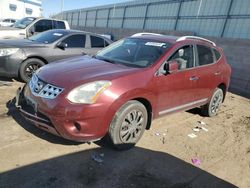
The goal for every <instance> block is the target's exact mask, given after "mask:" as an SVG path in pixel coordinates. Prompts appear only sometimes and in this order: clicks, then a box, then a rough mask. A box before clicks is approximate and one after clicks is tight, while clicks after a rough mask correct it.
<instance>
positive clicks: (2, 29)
mask: <svg viewBox="0 0 250 188" xmlns="http://www.w3.org/2000/svg"><path fill="white" fill-rule="evenodd" d="M2 23H5V22H2ZM17 30H19V31H21V30H22V29H20V28H15V27H0V32H1V31H17Z"/></svg>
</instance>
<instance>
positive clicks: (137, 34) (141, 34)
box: [132, 33, 162, 37]
mask: <svg viewBox="0 0 250 188" xmlns="http://www.w3.org/2000/svg"><path fill="white" fill-rule="evenodd" d="M143 35H155V36H162V34H158V33H136V34H133V35H132V37H139V36H143Z"/></svg>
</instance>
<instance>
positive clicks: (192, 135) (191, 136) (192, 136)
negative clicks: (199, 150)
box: [188, 133, 197, 138]
mask: <svg viewBox="0 0 250 188" xmlns="http://www.w3.org/2000/svg"><path fill="white" fill-rule="evenodd" d="M188 137H190V138H196V137H197V135H196V134H194V133H191V134H188Z"/></svg>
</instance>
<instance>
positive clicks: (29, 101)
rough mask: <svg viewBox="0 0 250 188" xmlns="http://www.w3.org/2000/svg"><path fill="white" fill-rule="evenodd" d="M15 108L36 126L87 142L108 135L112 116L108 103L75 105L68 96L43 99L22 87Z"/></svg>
mask: <svg viewBox="0 0 250 188" xmlns="http://www.w3.org/2000/svg"><path fill="white" fill-rule="evenodd" d="M16 106H17V108H18V109H19V111H20V113H21V114H22V116H23V117H24V118H25V119H26V120H27V121H29V122H31V123H32V124H33V125H35V126H37V127H38V128H40V129H43V130H45V131H47V132H50V133H52V134H54V135H57V136H60V137H63V138H65V139H68V140H73V141H79V142H87V141H95V140H99V139H101V138H102V137H103V136H105V134H106V132H107V129H108V125H109V123H110V122H111V116H110V118H109V116H105V114H106V113H107V111H108V106H107V105H106V104H101V105H100V104H99V105H85V106H84V105H73V104H70V103H69V102H68V101H66V99H65V97H63V96H58V98H57V99H53V100H51V99H44V98H41V97H37V96H34V95H33V94H32V93H31V91H30V89H29V87H28V86H27V85H26V86H25V87H24V88H22V89H21V88H19V89H18V91H17V95H16Z"/></svg>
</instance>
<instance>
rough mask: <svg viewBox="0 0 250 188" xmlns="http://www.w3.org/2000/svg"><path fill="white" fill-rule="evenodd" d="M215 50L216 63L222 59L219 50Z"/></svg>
mask: <svg viewBox="0 0 250 188" xmlns="http://www.w3.org/2000/svg"><path fill="white" fill-rule="evenodd" d="M213 50H214V55H215V58H216V61H218V60H219V59H220V57H221V54H220V52H218V51H217V50H215V49H213Z"/></svg>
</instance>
